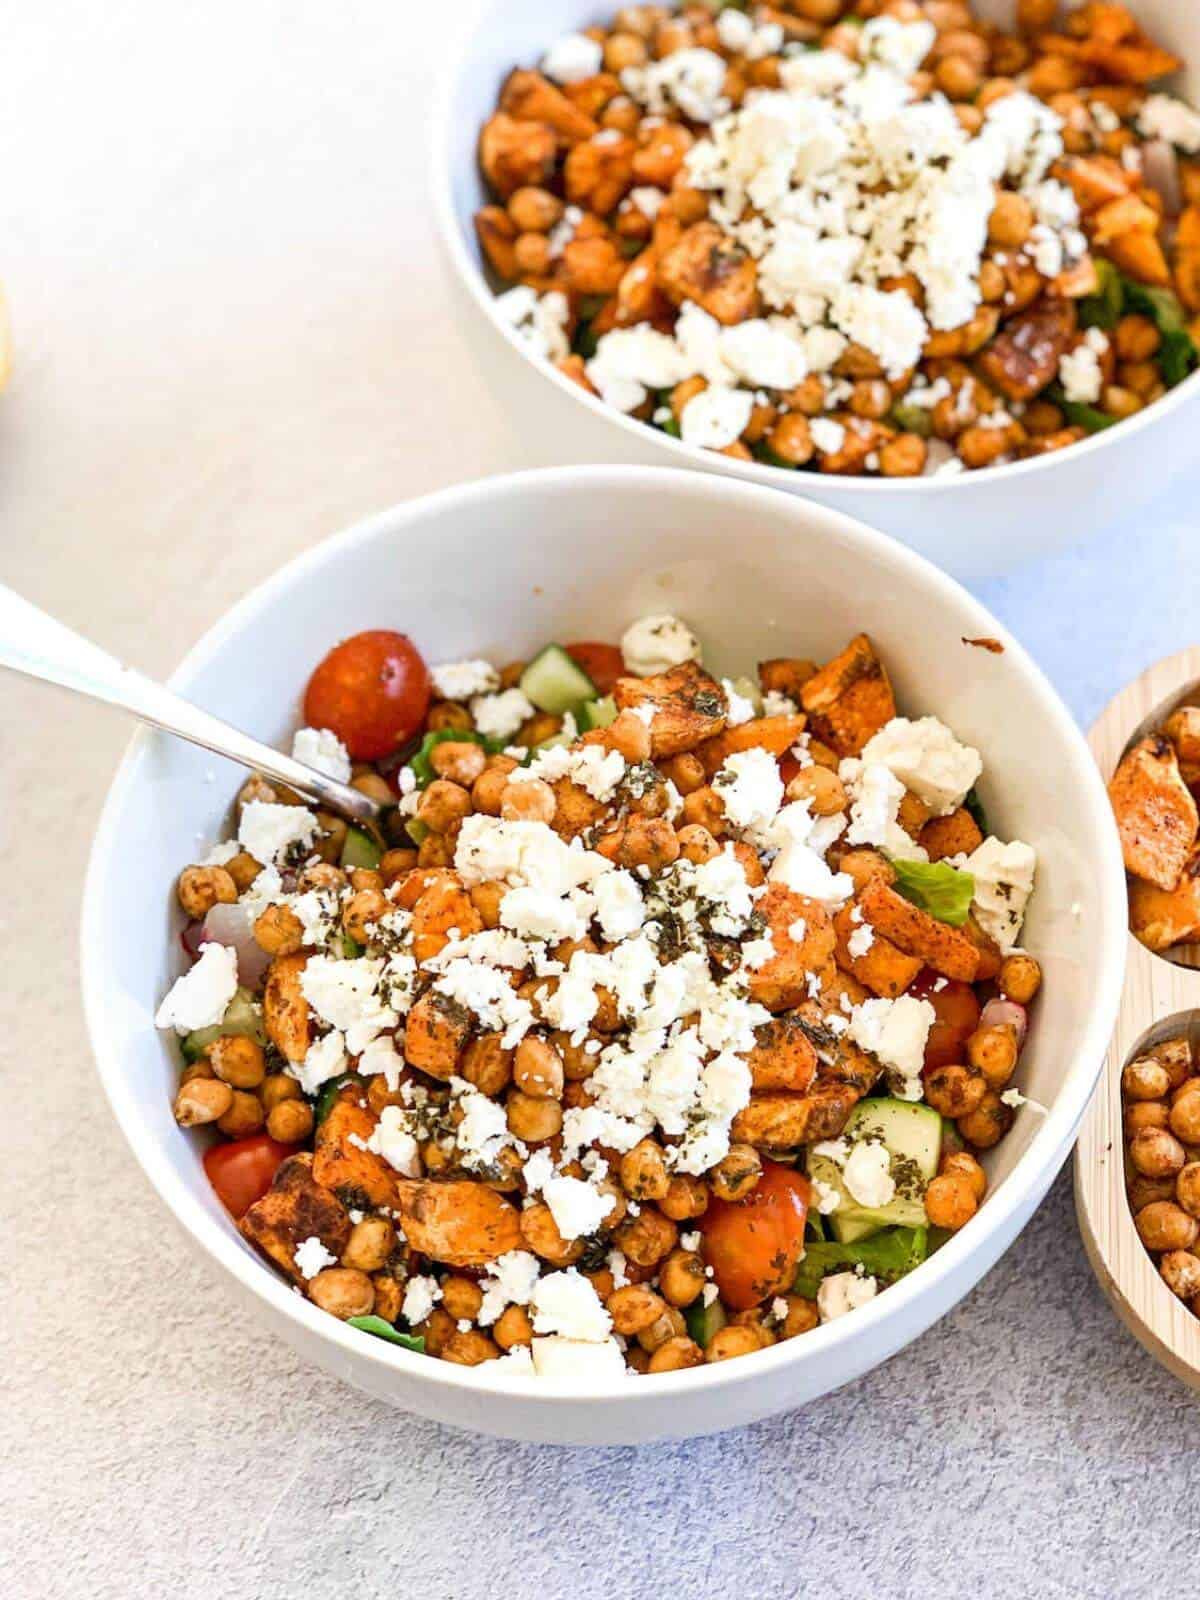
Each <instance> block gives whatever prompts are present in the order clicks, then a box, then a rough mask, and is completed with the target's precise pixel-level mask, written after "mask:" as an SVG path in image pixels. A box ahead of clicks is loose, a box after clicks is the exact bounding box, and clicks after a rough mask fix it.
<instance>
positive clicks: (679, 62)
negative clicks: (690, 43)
mask: <svg viewBox="0 0 1200 1600" xmlns="http://www.w3.org/2000/svg"><path fill="white" fill-rule="evenodd" d="M728 70H729V69H728V67H727V66H726V64H725V58H724V57H723V56H719V55H717V53H716V51H715V50H703V49H699V48H689V49H684V50H676V51H674V52H672V54H671V55H669V56H664V57H663V59H662V60H661V61H650V62H648V63H647V64H646V65H645V66H641V67H626V68H625V70H624V71H623V72H622V73H621V87H622V89H624V91H625V93H626V94H627V95H629V96H630V98H631V99H633V100H636V101H637V102H638V103H639V105H643V106H645V107H646V109H647V110H648V111H653V112H658V113H660V114H661V113H664V112H667V111H670V110H671V108H672V106H678V108H679V110H680V111H682V112H683V114H684V116H685V117H689V118H690V119H691V120H692V121H693V122H712V121H713V120H714V119H715V118H716V117H719V116H720V115H721V113H722V112H723V111H727V110H728V109H729V101H728V100H727V99H726V98H725V96H724V94H723V93H722V90H723V89H724V87H725V74H726V72H727V71H728Z"/></svg>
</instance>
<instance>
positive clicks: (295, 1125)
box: [267, 1100, 313, 1144]
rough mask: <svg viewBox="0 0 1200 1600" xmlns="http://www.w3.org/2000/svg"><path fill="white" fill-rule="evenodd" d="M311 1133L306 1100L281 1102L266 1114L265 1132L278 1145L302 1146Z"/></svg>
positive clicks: (308, 1106)
mask: <svg viewBox="0 0 1200 1600" xmlns="http://www.w3.org/2000/svg"><path fill="white" fill-rule="evenodd" d="M312 1131H313V1113H312V1107H311V1106H310V1105H309V1104H308V1102H307V1100H281V1101H280V1102H279V1104H278V1105H274V1106H272V1107H271V1109H270V1110H269V1111H268V1112H267V1132H268V1133H269V1134H270V1135H271V1137H272V1139H278V1140H279V1143H280V1144H303V1143H304V1141H305V1140H306V1139H307V1138H308V1136H309V1134H310V1133H311V1132H312Z"/></svg>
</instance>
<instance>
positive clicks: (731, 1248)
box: [697, 1161, 812, 1311]
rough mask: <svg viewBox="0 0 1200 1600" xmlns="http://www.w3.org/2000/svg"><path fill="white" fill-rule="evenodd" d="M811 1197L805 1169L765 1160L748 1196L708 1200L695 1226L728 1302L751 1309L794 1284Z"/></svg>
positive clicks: (730, 1304)
mask: <svg viewBox="0 0 1200 1600" xmlns="http://www.w3.org/2000/svg"><path fill="white" fill-rule="evenodd" d="M811 1197H812V1187H811V1185H810V1184H809V1181H808V1179H807V1178H806V1177H805V1176H804V1174H803V1173H801V1172H797V1171H795V1169H794V1168H792V1167H785V1166H782V1165H781V1164H780V1163H779V1162H778V1161H764V1162H763V1174H762V1177H761V1178H760V1179H759V1180H758V1183H757V1184H756V1185H755V1187H754V1188H753V1189H752V1190H751V1192H750V1193H749V1194H748V1195H747V1196H746V1198H745V1199H744V1200H710V1201H709V1203H708V1210H707V1211H706V1212H705V1213H704V1215H703V1216H702V1217H701V1218H700V1221H699V1223H698V1224H697V1226H698V1227H699V1229H700V1232H701V1234H702V1243H701V1247H700V1248H701V1252H702V1254H703V1256H704V1259H705V1261H706V1262H707V1264H708V1265H709V1266H710V1267H711V1268H712V1269H713V1278H714V1279H715V1281H716V1285H717V1288H718V1289H719V1290H720V1291H721V1299H722V1300H723V1301H724V1302H725V1304H726V1305H727V1306H732V1307H733V1309H734V1310H735V1311H748V1310H749V1309H750V1307H751V1306H757V1305H761V1304H762V1302H763V1301H764V1300H767V1299H769V1298H770V1297H771V1296H772V1295H774V1294H780V1293H781V1292H782V1291H784V1290H786V1289H790V1288H791V1286H792V1281H793V1279H794V1278H795V1276H796V1267H797V1265H798V1264H799V1261H800V1257H801V1256H802V1255H803V1254H804V1219H805V1217H806V1216H807V1215H808V1207H809V1202H810V1200H811Z"/></svg>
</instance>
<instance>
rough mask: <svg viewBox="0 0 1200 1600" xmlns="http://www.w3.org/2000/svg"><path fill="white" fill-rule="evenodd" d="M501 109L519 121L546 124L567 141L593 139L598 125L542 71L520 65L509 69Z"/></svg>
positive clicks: (574, 142) (501, 98)
mask: <svg viewBox="0 0 1200 1600" xmlns="http://www.w3.org/2000/svg"><path fill="white" fill-rule="evenodd" d="M500 110H501V111H503V112H507V114H508V115H509V116H510V117H512V118H513V119H514V120H515V121H517V122H538V123H544V124H545V125H546V127H548V128H553V129H554V132H555V133H556V134H557V135H558V136H559V138H560V139H561V140H562V142H563V143H564V144H576V143H578V141H579V140H580V139H590V138H591V137H592V135H593V134H594V133H595V132H596V124H595V123H594V122H593V121H592V119H591V117H589V116H588V115H587V113H586V112H585V111H582V110H581V109H580V108H579V106H577V105H574V104H572V102H571V101H570V100H568V99H567V97H566V95H565V94H564V93H563V92H562V90H561V89H559V88H558V87H557V86H556V85H555V84H553V83H551V82H550V80H549V79H548V78H543V76H542V74H541V73H540V72H530V71H528V70H525V69H523V68H521V67H518V68H517V69H516V70H515V71H513V72H510V73H509V75H508V77H507V79H506V80H505V83H504V87H503V89H501V91H500Z"/></svg>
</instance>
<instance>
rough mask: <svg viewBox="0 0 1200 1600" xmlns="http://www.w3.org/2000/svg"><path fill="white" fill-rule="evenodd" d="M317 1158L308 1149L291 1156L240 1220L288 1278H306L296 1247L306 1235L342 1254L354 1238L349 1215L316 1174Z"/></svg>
mask: <svg viewBox="0 0 1200 1600" xmlns="http://www.w3.org/2000/svg"><path fill="white" fill-rule="evenodd" d="M312 1169H313V1157H312V1156H311V1155H309V1154H308V1152H307V1151H305V1152H303V1153H302V1154H300V1155H294V1156H289V1157H288V1159H287V1160H286V1161H285V1162H284V1163H283V1165H282V1166H281V1167H280V1168H279V1171H278V1172H277V1173H276V1174H275V1181H274V1183H273V1184H272V1185H271V1187H270V1188H269V1189H268V1190H267V1192H266V1194H265V1195H263V1197H262V1199H261V1200H256V1201H255V1203H254V1204H253V1205H252V1206H251V1207H250V1209H249V1211H247V1212H246V1215H245V1216H244V1217H243V1218H242V1220H241V1221H240V1222H239V1223H238V1227H239V1229H240V1230H241V1233H242V1235H243V1237H244V1238H247V1239H249V1240H250V1242H251V1244H254V1245H257V1246H258V1248H259V1249H260V1250H261V1251H262V1253H263V1255H265V1256H268V1257H269V1258H270V1259H271V1260H272V1261H274V1262H275V1264H276V1265H277V1266H279V1267H282V1268H283V1270H284V1272H286V1273H287V1274H288V1276H289V1277H290V1278H294V1279H295V1280H296V1281H297V1282H302V1281H303V1274H302V1273H301V1272H299V1271H298V1270H297V1267H296V1248H297V1246H298V1245H301V1244H303V1242H304V1240H305V1239H311V1238H312V1237H314V1235H315V1237H316V1238H318V1239H320V1241H321V1243H322V1244H323V1245H324V1246H325V1248H326V1250H328V1251H329V1252H330V1254H331V1255H334V1256H340V1255H341V1253H342V1251H343V1250H344V1249H345V1248H346V1245H347V1244H348V1242H349V1239H350V1218H349V1216H348V1215H347V1212H346V1208H345V1206H344V1205H343V1204H342V1202H341V1201H340V1200H339V1199H338V1197H337V1195H335V1194H334V1193H333V1192H332V1190H330V1189H327V1188H326V1187H325V1186H324V1184H321V1183H318V1182H317V1180H316V1179H315V1178H314V1177H313V1171H312Z"/></svg>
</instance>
